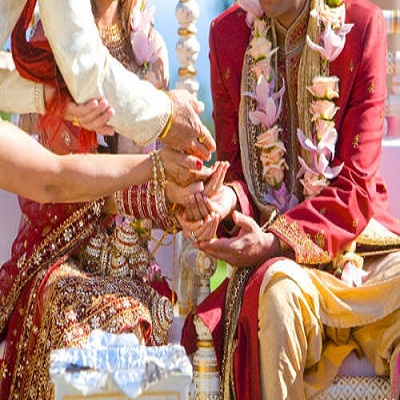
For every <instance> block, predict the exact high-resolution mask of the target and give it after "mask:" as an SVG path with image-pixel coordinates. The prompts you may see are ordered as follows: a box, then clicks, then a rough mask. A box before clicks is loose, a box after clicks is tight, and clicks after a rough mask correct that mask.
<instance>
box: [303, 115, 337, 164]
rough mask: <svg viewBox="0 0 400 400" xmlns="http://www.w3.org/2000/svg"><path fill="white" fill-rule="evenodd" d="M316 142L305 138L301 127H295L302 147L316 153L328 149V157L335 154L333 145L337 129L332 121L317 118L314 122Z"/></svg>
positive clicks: (325, 151) (325, 152)
mask: <svg viewBox="0 0 400 400" xmlns="http://www.w3.org/2000/svg"><path fill="white" fill-rule="evenodd" d="M315 124H316V131H317V136H316V143H314V142H313V141H312V140H311V139H309V138H307V137H306V136H305V135H304V133H303V131H302V130H301V129H297V138H298V139H299V142H300V145H301V147H303V149H305V150H308V151H311V152H315V153H317V154H327V151H329V154H330V158H332V157H333V156H334V154H335V146H336V141H337V137H338V134H337V131H336V128H335V124H334V123H333V122H332V121H326V120H323V119H318V120H317V121H316V122H315Z"/></svg>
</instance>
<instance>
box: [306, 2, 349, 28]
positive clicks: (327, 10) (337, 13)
mask: <svg viewBox="0 0 400 400" xmlns="http://www.w3.org/2000/svg"><path fill="white" fill-rule="evenodd" d="M313 11H314V10H313ZM311 14H312V12H311ZM319 18H320V19H321V21H322V23H323V24H324V25H325V26H326V25H328V24H331V26H332V28H333V29H340V28H341V27H342V26H343V25H344V22H345V20H346V6H345V5H344V4H342V5H341V6H339V7H329V6H328V5H326V4H324V6H323V8H322V10H321V11H320V13H319Z"/></svg>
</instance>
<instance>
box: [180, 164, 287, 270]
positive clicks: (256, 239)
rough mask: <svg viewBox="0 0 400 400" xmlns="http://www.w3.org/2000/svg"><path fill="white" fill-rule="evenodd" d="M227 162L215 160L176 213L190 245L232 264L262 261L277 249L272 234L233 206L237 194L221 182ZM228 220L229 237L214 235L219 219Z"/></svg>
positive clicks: (257, 263)
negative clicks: (197, 188)
mask: <svg viewBox="0 0 400 400" xmlns="http://www.w3.org/2000/svg"><path fill="white" fill-rule="evenodd" d="M228 166H229V165H228V163H226V162H217V163H216V164H215V165H214V166H213V167H212V171H213V172H212V175H211V177H210V178H209V179H208V180H207V181H206V182H205V183H204V190H203V191H197V192H194V193H193V194H189V195H186V197H185V198H184V206H181V207H180V208H179V209H178V212H177V217H178V220H179V222H180V224H181V226H182V231H183V234H184V235H185V237H187V238H188V239H190V240H191V241H192V242H193V244H194V246H195V247H197V248H198V249H200V250H203V251H205V252H206V253H207V254H209V255H211V256H212V257H215V258H217V259H219V260H223V261H226V262H227V263H229V264H230V265H232V266H235V267H249V266H255V265H259V264H261V263H263V262H264V261H266V260H267V259H269V258H271V257H274V256H277V255H278V254H279V253H280V244H279V241H278V239H277V238H276V236H275V235H273V234H272V233H270V232H264V231H263V230H262V229H261V228H260V226H259V225H258V224H257V222H256V221H255V220H254V219H253V218H251V217H247V216H245V215H243V214H242V213H240V212H238V211H237V210H236V208H237V198H236V194H235V192H234V191H233V189H232V188H231V187H229V186H226V185H224V183H223V182H224V178H225V174H226V172H227V168H228ZM229 219H231V220H232V226H233V231H232V232H231V233H232V236H231V237H229V238H220V239H217V238H215V235H216V232H217V228H218V226H219V224H220V222H221V221H222V220H225V221H226V220H229Z"/></svg>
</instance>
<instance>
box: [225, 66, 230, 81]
mask: <svg viewBox="0 0 400 400" xmlns="http://www.w3.org/2000/svg"><path fill="white" fill-rule="evenodd" d="M230 77H231V70H230V68H229V67H228V68H227V69H226V71H225V79H229V78H230Z"/></svg>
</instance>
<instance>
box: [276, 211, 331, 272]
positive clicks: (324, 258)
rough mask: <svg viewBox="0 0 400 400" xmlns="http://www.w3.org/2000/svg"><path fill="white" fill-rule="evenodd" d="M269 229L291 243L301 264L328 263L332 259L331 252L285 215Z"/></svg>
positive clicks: (279, 217) (280, 216) (297, 260)
mask: <svg viewBox="0 0 400 400" xmlns="http://www.w3.org/2000/svg"><path fill="white" fill-rule="evenodd" d="M269 230H270V231H271V232H273V233H276V234H277V236H278V237H279V238H281V239H282V240H283V241H285V242H286V243H287V244H289V245H290V247H292V248H293V249H294V251H295V254H296V262H298V263H299V264H306V265H316V264H328V263H329V262H330V261H332V257H331V256H330V255H329V253H328V252H327V251H325V250H323V249H321V248H320V247H319V246H318V245H317V244H316V243H314V242H313V241H312V240H311V238H310V236H309V235H307V234H306V233H304V231H303V230H301V229H300V227H299V226H298V224H297V223H296V222H289V221H288V220H287V219H286V218H285V216H284V215H279V216H278V218H277V219H276V220H275V221H274V222H273V223H272V224H271V226H270V227H269Z"/></svg>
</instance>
